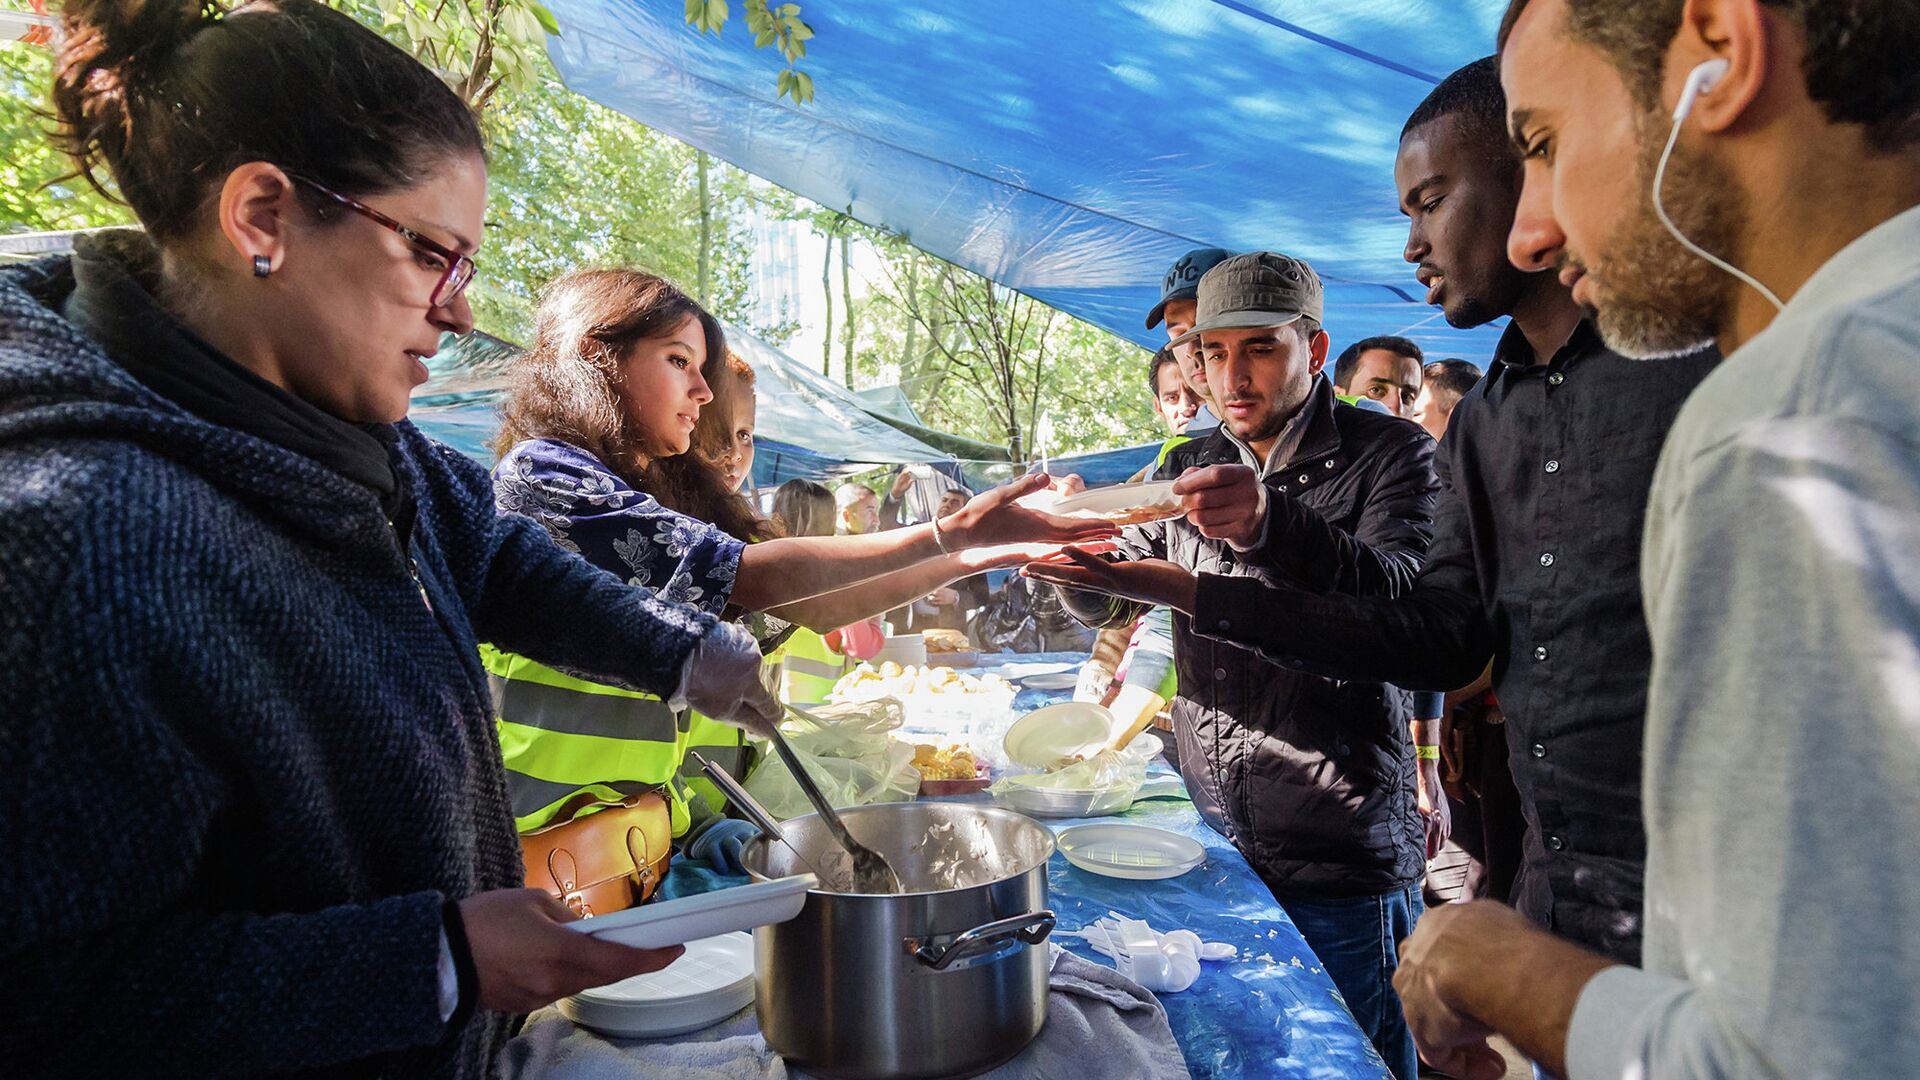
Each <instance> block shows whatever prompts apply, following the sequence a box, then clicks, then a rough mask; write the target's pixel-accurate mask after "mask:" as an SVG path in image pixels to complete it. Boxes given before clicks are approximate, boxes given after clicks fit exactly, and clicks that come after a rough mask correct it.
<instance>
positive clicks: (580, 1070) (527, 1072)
mask: <svg viewBox="0 0 1920 1080" xmlns="http://www.w3.org/2000/svg"><path fill="white" fill-rule="evenodd" d="M1048 948H1049V949H1051V950H1052V952H1053V974H1052V976H1051V977H1050V980H1049V981H1050V983H1051V985H1052V992H1051V993H1050V994H1049V995H1048V997H1047V1026H1046V1027H1044V1028H1042V1029H1041V1031H1040V1035H1039V1037H1038V1038H1035V1039H1034V1040H1033V1042H1032V1043H1030V1044H1028V1046H1027V1048H1026V1050H1024V1051H1022V1052H1021V1054H1020V1056H1019V1057H1017V1058H1015V1059H1013V1060H1012V1061H1010V1062H1008V1063H1007V1064H1005V1065H1002V1066H1000V1067H999V1068H997V1069H995V1070H993V1071H992V1072H989V1073H984V1074H982V1080H1029V1078H1040V1077H1062V1076H1075V1075H1080V1074H1083V1073H1085V1072H1086V1069H1087V1063H1088V1062H1090V1061H1098V1062H1099V1063H1100V1070H1101V1075H1103V1076H1125V1077H1129V1078H1137V1080H1186V1078H1187V1077H1189V1076H1190V1075H1191V1074H1190V1073H1188V1072H1187V1063H1186V1060H1185V1058H1183V1057H1182V1056H1181V1053H1180V1046H1179V1044H1178V1043H1176V1042H1174V1039H1173V1029H1172V1028H1171V1027H1169V1026H1168V1025H1167V1011H1166V1009H1164V1008H1162V1007H1161V1005H1160V1002H1159V1001H1158V1000H1157V999H1155V998H1154V996H1153V994H1152V993H1151V992H1150V991H1148V990H1146V989H1145V988H1143V987H1142V986H1140V984H1138V983H1136V982H1134V981H1133V980H1131V979H1128V978H1125V977H1124V976H1122V975H1121V974H1120V973H1119V972H1117V971H1114V970H1113V969H1112V968H1108V967H1103V966H1101V965H1100V964H1096V963H1094V962H1093V961H1091V960H1086V959H1083V958H1081V957H1078V956H1075V955H1074V954H1073V953H1070V952H1067V951H1065V950H1064V949H1060V948H1058V947H1057V946H1052V945H1049V946H1048ZM505 1065H506V1075H507V1076H508V1077H510V1078H512V1080H632V1077H634V1076H635V1075H645V1076H648V1077H652V1078H657V1080H805V1078H806V1077H807V1076H808V1075H809V1074H807V1073H803V1072H801V1071H799V1070H797V1069H789V1068H787V1064H786V1062H785V1061H783V1060H781V1058H780V1055H778V1054H776V1053H774V1052H773V1051H772V1050H769V1049H767V1043H766V1040H765V1039H763V1038H761V1037H760V1025H759V1023H758V1021H756V1020H755V1019H754V1015H753V1010H752V1009H751V1008H747V1009H742V1010H741V1011H739V1012H737V1013H735V1014H734V1015H732V1016H730V1017H728V1018H727V1019H725V1020H723V1021H721V1022H720V1023H718V1024H716V1025H714V1026H713V1027H710V1028H706V1029H704V1030H702V1031H696V1032H690V1033H688V1034H686V1035H678V1036H674V1037H672V1038H670V1039H662V1040H650V1039H614V1038H608V1037H606V1036H603V1035H597V1034H595V1033H593V1032H591V1031H588V1030H586V1029H585V1028H580V1027H575V1026H574V1025H573V1024H572V1023H571V1022H570V1021H568V1020H567V1019H566V1018H565V1017H563V1016H561V1015H560V1014H559V1012H557V1011H556V1010H554V1009H552V1008H547V1009H542V1010H540V1011H539V1012H537V1013H535V1014H533V1016H532V1017H530V1018H528V1021H527V1026H526V1029H525V1030H524V1031H522V1032H521V1033H520V1036H519V1037H518V1038H516V1039H514V1040H513V1041H512V1042H510V1043H508V1044H507V1052H506V1061H505ZM641 1069H644V1072H636V1070H641Z"/></svg>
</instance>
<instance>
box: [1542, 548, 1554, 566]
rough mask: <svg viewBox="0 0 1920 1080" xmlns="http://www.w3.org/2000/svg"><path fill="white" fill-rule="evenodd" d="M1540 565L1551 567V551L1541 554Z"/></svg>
mask: <svg viewBox="0 0 1920 1080" xmlns="http://www.w3.org/2000/svg"><path fill="white" fill-rule="evenodd" d="M1540 565H1541V566H1552V565H1553V552H1551V551H1548V552H1543V553H1542V554H1541V556H1540Z"/></svg>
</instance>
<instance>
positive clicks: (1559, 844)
mask: <svg viewBox="0 0 1920 1080" xmlns="http://www.w3.org/2000/svg"><path fill="white" fill-rule="evenodd" d="M1547 846H1548V847H1550V848H1552V849H1553V850H1555V851H1565V850H1566V847H1567V842H1566V841H1565V840H1562V839H1560V837H1559V836H1557V835H1555V836H1549V837H1547Z"/></svg>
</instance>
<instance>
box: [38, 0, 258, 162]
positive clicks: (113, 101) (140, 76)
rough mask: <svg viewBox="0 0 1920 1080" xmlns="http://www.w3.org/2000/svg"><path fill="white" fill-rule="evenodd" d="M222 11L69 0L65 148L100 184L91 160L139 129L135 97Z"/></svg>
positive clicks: (63, 87)
mask: <svg viewBox="0 0 1920 1080" xmlns="http://www.w3.org/2000/svg"><path fill="white" fill-rule="evenodd" d="M224 10H225V8H224V5H221V4H216V3H209V2H207V0H66V3H65V5H64V6H63V8H62V10H61V17H62V20H63V29H64V31H65V41H64V43H63V44H62V45H61V47H60V55H59V58H58V61H57V63H56V65H55V68H54V85H53V108H54V114H55V116H56V118H57V119H58V120H59V121H60V124H61V128H62V130H61V132H60V138H61V141H62V143H63V149H65V150H66V151H67V153H68V154H69V155H71V156H72V157H73V159H74V163H75V165H76V167H77V168H78V169H79V170H80V171H81V172H82V173H83V174H84V175H86V177H87V179H88V180H90V181H93V182H94V184H95V186H96V187H98V186H99V183H98V181H97V180H94V177H93V175H92V172H91V166H92V165H93V163H94V162H96V161H98V160H99V158H100V157H101V155H102V154H103V153H105V152H107V150H108V148H109V146H110V145H112V146H118V145H124V144H125V142H126V141H127V140H129V139H130V138H133V137H135V135H136V134H137V133H136V132H135V131H134V130H133V128H134V121H135V114H136V112H137V106H136V105H135V104H134V103H133V102H131V101H130V100H129V99H130V98H131V97H132V96H134V95H136V94H137V93H139V92H140V91H139V89H138V88H142V87H151V86H153V85H154V84H155V83H157V82H158V81H159V79H160V77H161V76H162V75H163V74H164V73H165V71H166V68H167V64H168V62H169V61H170V60H171V59H172V58H173V56H174V55H175V54H176V53H178V52H179V50H180V47H181V46H182V45H184V44H186V42H187V40H188V39H189V38H191V37H193V35H195V34H197V33H199V32H200V31H201V30H204V29H205V28H207V27H208V26H210V25H212V24H213V22H214V21H215V20H216V19H218V18H219V17H220V15H221V14H222V13H223V12H224Z"/></svg>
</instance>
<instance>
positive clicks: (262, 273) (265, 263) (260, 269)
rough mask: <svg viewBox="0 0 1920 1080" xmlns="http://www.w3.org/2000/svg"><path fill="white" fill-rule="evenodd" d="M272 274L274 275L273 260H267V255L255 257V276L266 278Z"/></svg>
mask: <svg viewBox="0 0 1920 1080" xmlns="http://www.w3.org/2000/svg"><path fill="white" fill-rule="evenodd" d="M271 273H273V260H272V259H269V258H267V257H266V256H265V255H255V256H254V257H253V276H254V277H266V276H267V275H268V274H271Z"/></svg>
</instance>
